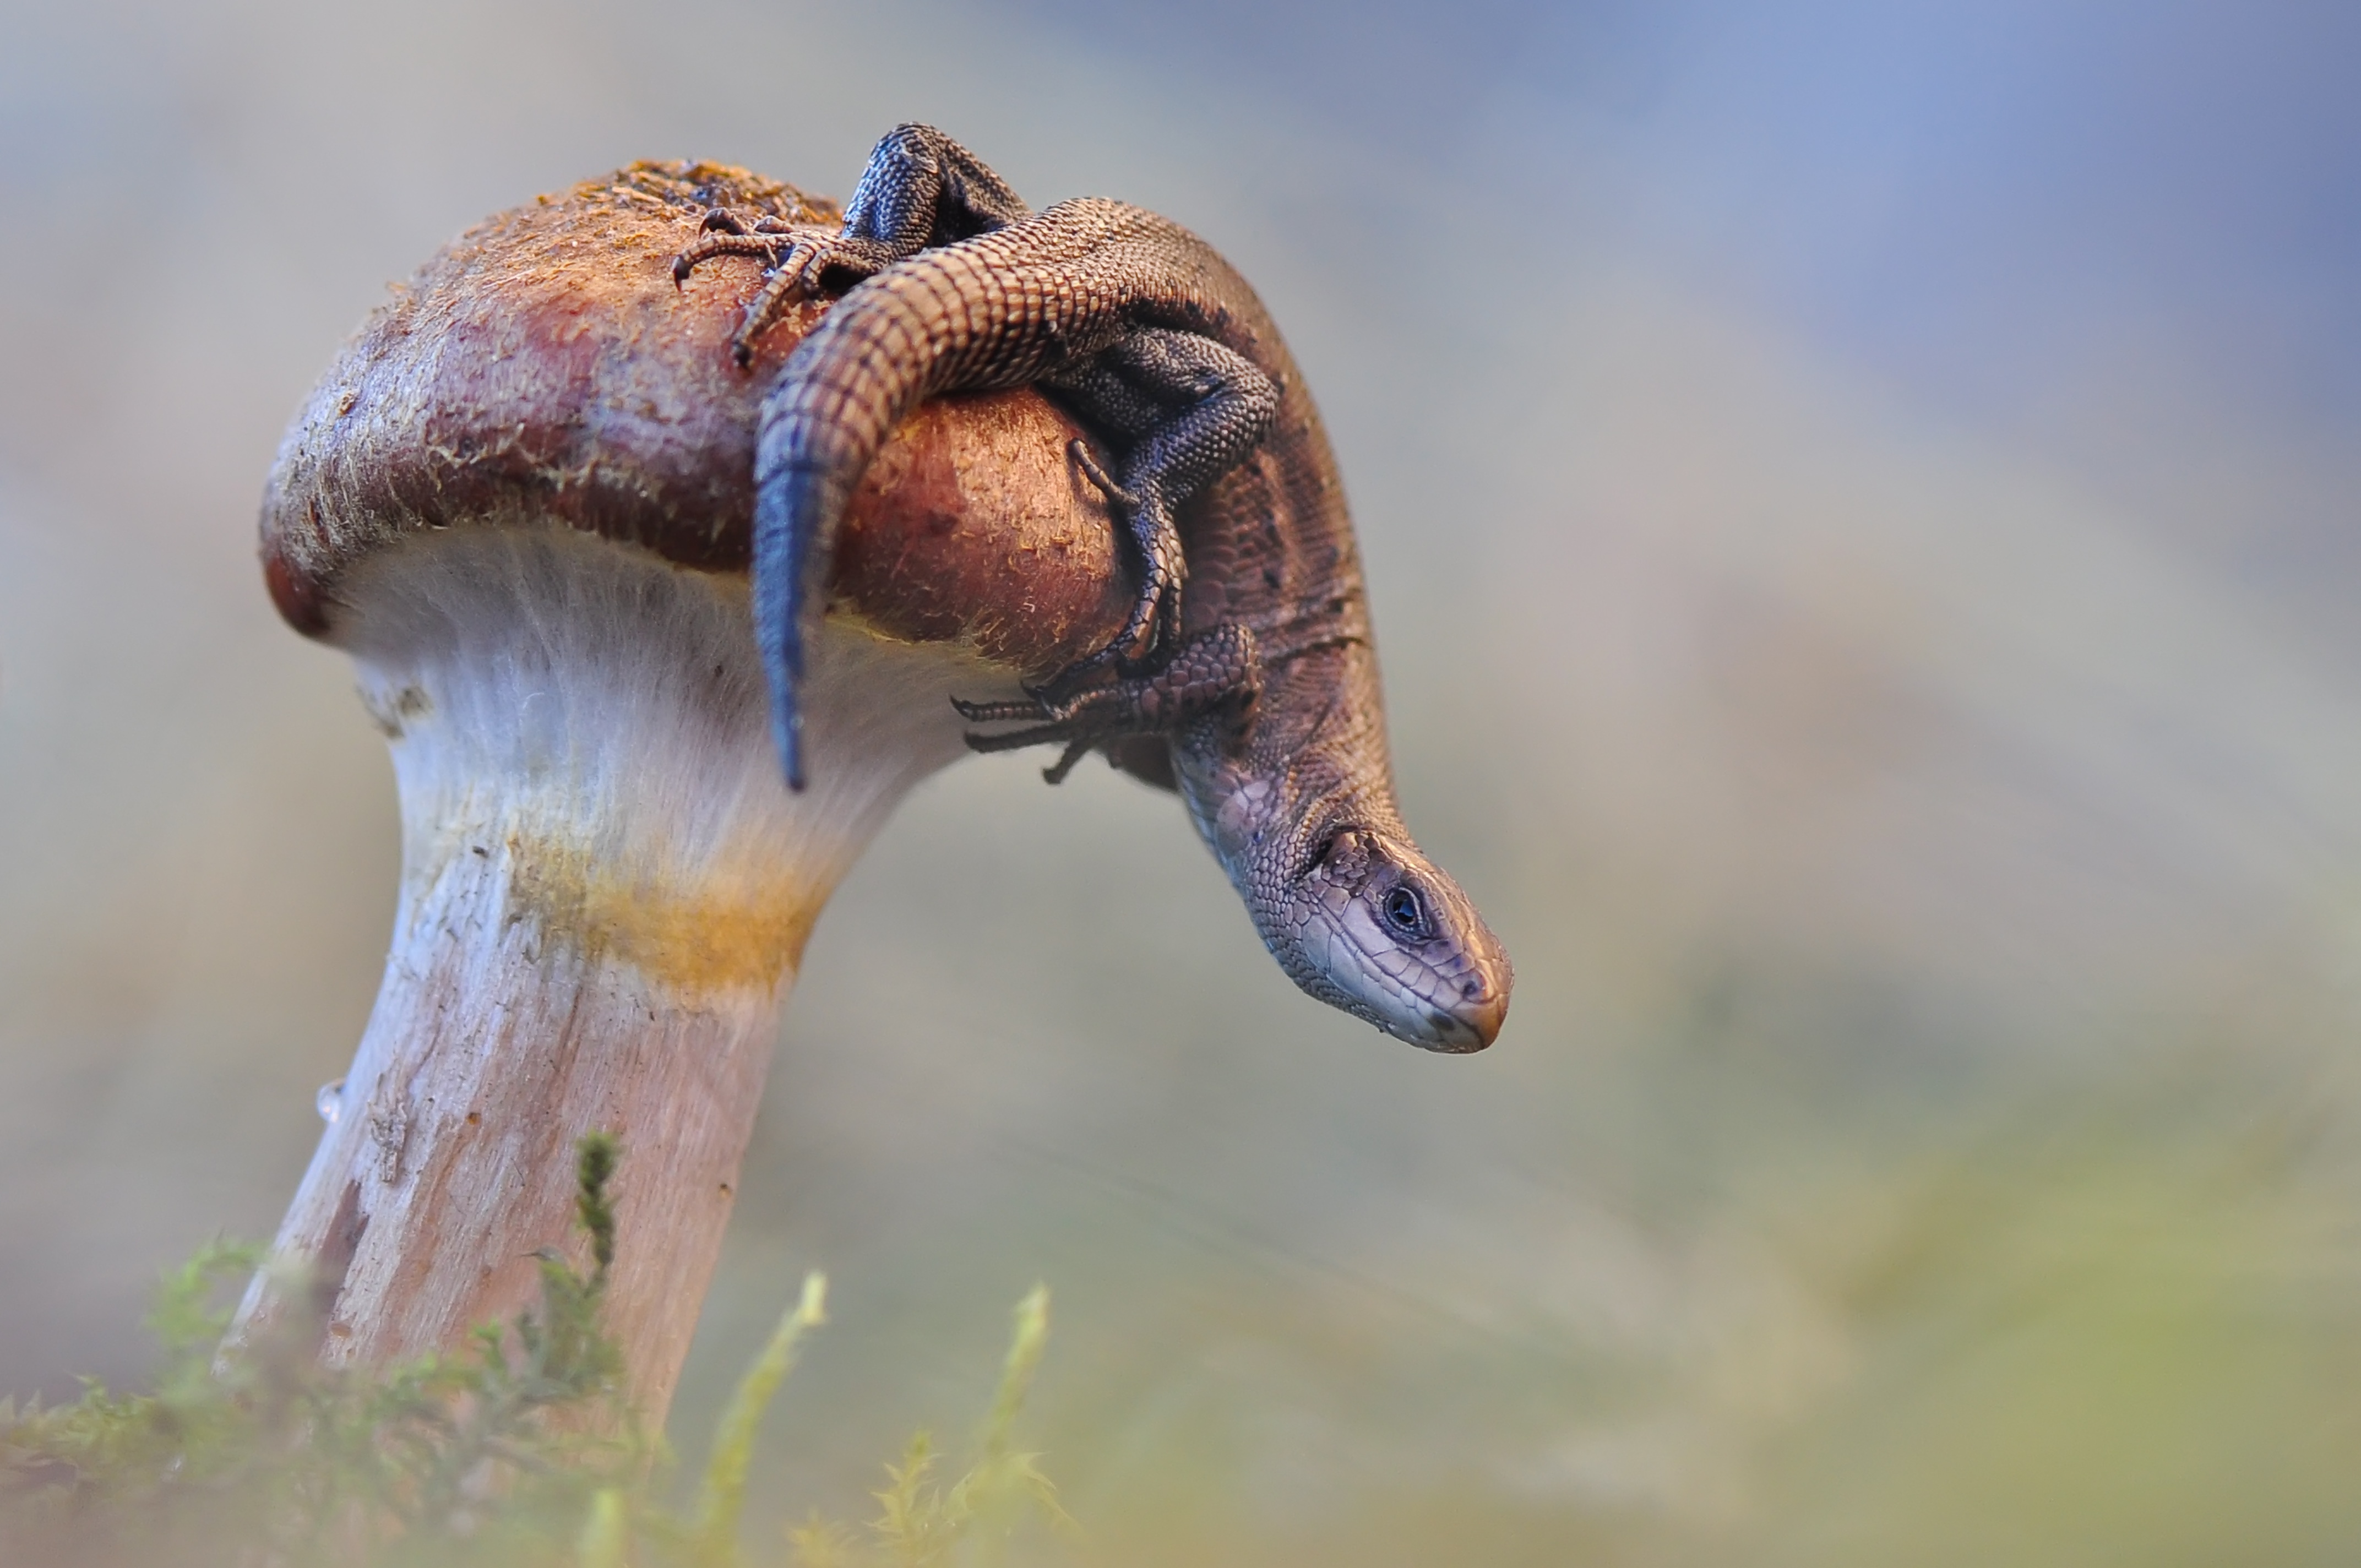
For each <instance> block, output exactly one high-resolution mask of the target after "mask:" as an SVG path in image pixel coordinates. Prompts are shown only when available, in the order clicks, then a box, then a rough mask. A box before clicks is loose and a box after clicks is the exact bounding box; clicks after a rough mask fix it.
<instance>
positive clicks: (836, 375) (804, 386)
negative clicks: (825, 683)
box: [753, 285, 932, 790]
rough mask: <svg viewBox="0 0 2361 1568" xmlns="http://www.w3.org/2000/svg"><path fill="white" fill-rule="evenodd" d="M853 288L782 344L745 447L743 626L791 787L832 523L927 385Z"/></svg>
mask: <svg viewBox="0 0 2361 1568" xmlns="http://www.w3.org/2000/svg"><path fill="white" fill-rule="evenodd" d="M863 287H864V288H865V287H867V286H866V285H863ZM861 293H862V290H860V289H856V290H854V291H853V292H852V294H851V295H849V296H847V298H846V299H845V300H844V301H842V302H839V303H838V304H837V306H836V307H835V308H834V309H833V310H831V311H830V312H829V314H828V315H827V317H825V318H824V319H823V320H822V321H821V323H820V324H819V326H818V328H816V329H815V330H814V331H813V332H812V333H811V334H810V335H809V336H807V337H806V338H805V339H804V341H803V342H802V343H800V344H798V345H796V352H795V353H794V354H792V355H791V356H788V359H787V363H786V365H785V367H783V368H782V370H781V372H780V377H779V381H778V384H777V385H776V386H774V388H773V389H771V392H770V394H769V396H767V397H766V398H765V399H764V400H763V412H762V423H761V428H760V432H759V434H758V436H757V440H756V444H755V449H754V538H753V544H754V553H753V554H754V558H753V598H754V637H755V641H756V644H757V646H759V647H760V648H761V650H762V654H763V671H764V674H766V675H767V676H768V677H769V683H770V690H771V733H772V738H773V740H774V741H775V742H776V744H777V746H778V751H779V762H780V763H781V765H782V767H783V768H784V769H785V773H786V779H787V787H788V788H790V789H794V790H801V789H802V788H803V787H804V772H805V770H804V762H805V758H804V735H803V709H802V707H801V705H800V702H799V700H798V698H799V693H800V688H801V685H802V682H803V676H804V669H805V663H806V657H807V650H808V648H809V646H810V641H811V638H812V636H813V634H814V633H815V632H816V631H817V630H818V625H819V618H820V615H821V613H822V611H824V610H825V609H827V584H828V569H829V559H830V557H831V556H832V555H833V554H834V553H835V545H836V535H837V530H838V528H839V526H840V524H841V523H842V521H843V520H844V513H845V509H846V508H847V507H848V506H850V505H851V500H852V495H853V492H854V490H855V489H857V488H859V486H860V484H861V478H862V475H863V474H865V473H867V472H868V469H869V465H870V463H871V461H872V460H873V458H875V456H876V455H877V453H878V450H879V449H880V448H881V447H883V446H884V444H885V441H886V438H887V437H888V436H889V435H891V434H892V433H893V430H894V427H895V424H897V423H899V422H900V421H901V418H902V416H903V415H904V414H905V413H906V412H908V411H909V410H910V409H911V408H912V407H914V406H916V405H917V402H918V400H920V399H921V398H923V397H924V396H926V394H927V393H928V391H929V390H932V388H931V387H930V386H929V385H928V381H929V379H930V378H929V376H928V370H929V369H930V368H931V366H930V365H929V364H928V363H927V362H926V359H925V358H924V357H923V356H911V355H910V354H908V352H907V350H906V349H904V351H903V352H902V353H899V354H896V353H894V352H891V351H890V350H891V348H892V347H894V346H898V345H881V343H880V342H879V341H878V339H879V334H878V330H877V329H878V328H879V326H880V325H881V324H882V323H879V322H878V321H877V320H876V319H874V318H875V316H876V314H877V313H875V312H862V311H859V310H856V309H854V308H853V306H854V302H855V301H857V300H858V298H859V296H860V295H861ZM830 329H835V330H830Z"/></svg>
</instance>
